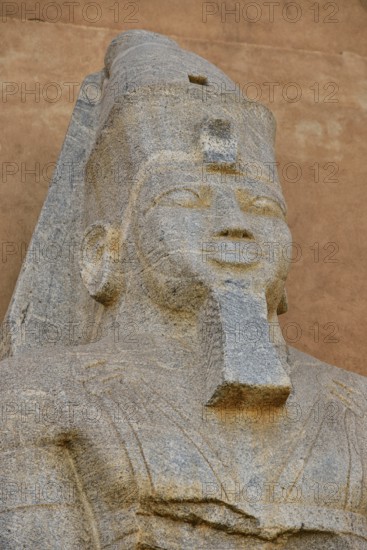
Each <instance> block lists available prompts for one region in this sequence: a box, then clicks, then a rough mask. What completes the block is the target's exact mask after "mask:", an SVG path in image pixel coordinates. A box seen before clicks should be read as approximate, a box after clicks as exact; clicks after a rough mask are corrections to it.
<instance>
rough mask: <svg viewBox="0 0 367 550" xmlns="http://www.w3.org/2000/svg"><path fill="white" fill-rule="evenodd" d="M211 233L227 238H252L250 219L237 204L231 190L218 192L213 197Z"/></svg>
mask: <svg viewBox="0 0 367 550" xmlns="http://www.w3.org/2000/svg"><path fill="white" fill-rule="evenodd" d="M214 206H215V214H214V218H213V227H212V233H213V235H214V236H215V237H221V238H224V239H228V240H246V241H247V240H254V235H253V232H252V230H251V220H250V219H249V217H248V216H247V215H246V212H244V211H243V210H242V208H241V206H240V205H239V203H238V201H237V199H236V196H235V193H234V192H233V191H230V190H228V191H225V192H221V193H220V194H218V196H217V197H216V199H215V203H214Z"/></svg>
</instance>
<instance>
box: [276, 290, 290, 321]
mask: <svg viewBox="0 0 367 550" xmlns="http://www.w3.org/2000/svg"><path fill="white" fill-rule="evenodd" d="M287 311H288V297H287V292H286V290H285V289H284V290H283V295H282V297H281V300H280V302H279V304H278V309H277V315H282V313H287Z"/></svg>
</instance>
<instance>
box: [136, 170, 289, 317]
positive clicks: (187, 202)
mask: <svg viewBox="0 0 367 550" xmlns="http://www.w3.org/2000/svg"><path fill="white" fill-rule="evenodd" d="M136 215H137V218H136V222H137V223H136V224H134V225H135V240H136V244H137V249H138V253H139V257H140V261H141V263H142V264H143V266H144V270H143V273H144V275H145V279H146V281H147V283H148V287H149V290H150V293H151V294H152V297H153V298H154V299H156V300H158V301H161V302H162V303H163V304H164V305H168V306H170V305H172V306H174V307H175V308H177V307H178V306H179V307H184V308H187V307H188V308H189V309H190V308H192V307H195V303H196V307H197V300H198V299H199V298H200V297H201V296H203V295H204V294H205V289H208V288H211V287H213V285H221V283H224V282H226V281H227V280H228V279H232V280H233V279H237V280H240V281H241V282H242V284H243V286H244V287H245V288H248V289H249V291H255V292H264V293H265V294H266V296H267V300H268V306H269V309H273V308H274V309H276V307H277V305H278V303H279V301H280V299H281V296H282V292H283V288H284V281H285V278H286V276H287V272H288V268H289V246H290V243H291V235H290V231H289V228H288V226H287V223H286V221H285V205H284V201H283V199H282V197H281V194H280V192H279V191H278V189H277V188H276V187H275V186H271V185H270V184H269V183H265V182H264V181H260V180H257V181H255V180H251V179H247V178H246V177H245V176H244V175H241V174H238V173H234V172H233V173H227V174H225V175H224V174H223V173H221V174H220V173H218V172H214V171H213V172H212V173H210V172H208V171H206V173H205V175H204V176H203V171H202V168H201V166H200V165H194V164H193V166H192V168H190V169H188V168H187V167H185V169H179V168H177V169H176V170H175V169H174V170H169V171H167V172H166V173H164V174H162V172H160V173H156V174H155V173H154V172H153V173H152V175H151V177H150V178H149V180H148V181H146V182H145V184H144V186H143V189H142V190H141V193H140V197H139V201H138V209H137V213H136Z"/></svg>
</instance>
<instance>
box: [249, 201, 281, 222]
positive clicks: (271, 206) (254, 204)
mask: <svg viewBox="0 0 367 550" xmlns="http://www.w3.org/2000/svg"><path fill="white" fill-rule="evenodd" d="M249 210H250V211H252V212H255V213H258V214H261V215H263V216H277V217H278V218H284V212H283V210H282V208H281V206H280V205H279V204H278V203H277V202H276V201H274V200H273V199H269V198H268V197H257V198H256V199H254V200H252V201H251V203H250V205H249Z"/></svg>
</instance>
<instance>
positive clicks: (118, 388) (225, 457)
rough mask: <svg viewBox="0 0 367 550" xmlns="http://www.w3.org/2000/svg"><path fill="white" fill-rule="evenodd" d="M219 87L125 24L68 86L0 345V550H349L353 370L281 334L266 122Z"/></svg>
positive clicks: (283, 269)
mask: <svg viewBox="0 0 367 550" xmlns="http://www.w3.org/2000/svg"><path fill="white" fill-rule="evenodd" d="M234 89H235V87H234V83H233V82H231V81H230V80H229V79H228V78H227V77H226V76H225V75H224V74H223V73H222V72H221V71H220V70H219V69H217V68H216V67H214V66H213V65H211V64H210V63H208V62H207V61H205V60H204V59H202V58H200V57H198V56H196V55H194V54H192V53H189V52H186V51H184V50H182V49H181V48H180V47H179V46H178V45H177V44H176V43H175V42H173V41H172V40H169V39H168V38H166V37H164V36H161V35H158V34H154V33H151V32H145V31H129V32H125V33H122V34H120V35H119V36H117V38H116V39H115V40H114V41H113V42H112V43H111V45H110V47H109V49H108V51H107V55H106V59H105V68H104V70H103V71H101V72H100V73H97V74H94V75H91V76H90V77H88V78H87V79H86V81H85V82H84V84H83V87H82V90H81V93H80V97H79V99H78V102H77V105H76V107H75V110H74V113H73V117H72V120H71V124H70V126H69V129H68V133H67V136H66V139H65V143H64V146H63V149H62V152H61V155H60V159H59V163H58V166H57V168H56V170H55V175H54V179H53V182H52V185H51V187H50V190H49V194H48V198H47V201H46V203H45V206H44V208H43V211H42V213H41V217H40V220H39V223H38V226H37V229H36V231H35V235H34V237H33V241H32V243H31V245H30V249H29V251H28V255H27V258H26V261H25V264H24V266H23V270H22V273H21V275H20V278H19V281H18V284H17V287H16V290H15V293H14V296H13V299H12V302H11V304H10V307H9V311H8V314H7V317H6V320H5V323H4V329H3V334H2V336H3V338H2V362H1V379H2V419H1V420H2V422H1V446H2V447H1V470H0V471H1V484H2V485H1V488H2V492H1V495H2V497H1V506H2V509H1V515H0V521H1V533H0V547H1V548H4V549H14V550H15V549H16V550H19V549H21V548H24V549H25V548H27V549H60V550H61V549H63V550H71V549H73V550H74V549H75V550H77V549H78V550H79V549H92V548H93V549H94V548H95V549H102V548H105V549H111V550H112V549H114V550H117V549H121V550H122V549H137V548H140V549H143V548H144V549H148V548H150V549H158V548H161V549H163V548H164V549H167V550H168V549H169V550H172V549H177V550H178V549H180V550H181V549H190V550H191V549H196V550H199V549H203V550H204V549H208V550H209V549H210V550H227V549H228V550H229V549H233V550H235V549H243V548H248V549H251V550H260V549H261V550H265V549H266V550H270V549H273V548H274V549H279V550H280V549H287V550H290V549H292V550H293V549H297V550H298V549H300V550H305V549H307V550H311V549H312V550H316V549H318V550H321V549H335V550H336V549H338V550H342V549H343V550H344V549H350V550H352V549H353V550H356V549H357V550H358V549H362V548H367V523H366V514H367V487H366V486H365V476H366V474H367V437H366V434H367V427H366V423H365V418H366V411H367V407H366V395H367V383H366V379H365V378H364V377H361V376H358V375H357V374H353V373H350V372H346V371H343V370H340V369H338V368H336V367H334V366H330V365H327V364H324V363H322V362H320V361H318V360H317V359H315V358H313V357H310V356H308V355H305V354H303V353H301V352H299V351H297V350H295V349H292V348H290V347H288V346H286V344H285V342H284V340H283V338H282V335H281V331H280V330H279V324H278V315H279V314H281V313H282V312H284V311H285V310H286V307H287V301H286V294H285V288H284V284H285V280H286V276H287V271H288V267H289V265H288V264H289V262H288V260H287V255H286V254H284V253H283V251H284V249H285V247H287V246H289V244H290V242H291V240H290V239H291V236H290V232H289V229H288V226H287V224H286V221H285V214H286V208H285V203H284V199H283V197H282V193H281V189H280V184H279V181H278V178H277V174H276V171H275V170H274V166H275V164H274V150H273V144H274V134H275V123H274V120H273V117H272V115H271V113H270V112H269V111H268V110H267V109H266V108H265V107H263V106H262V105H259V104H257V103H253V102H250V101H248V100H247V99H246V98H238V96H237V94H235V93H233V90H234ZM66 250H67V254H66V253H65V251H66Z"/></svg>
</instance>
